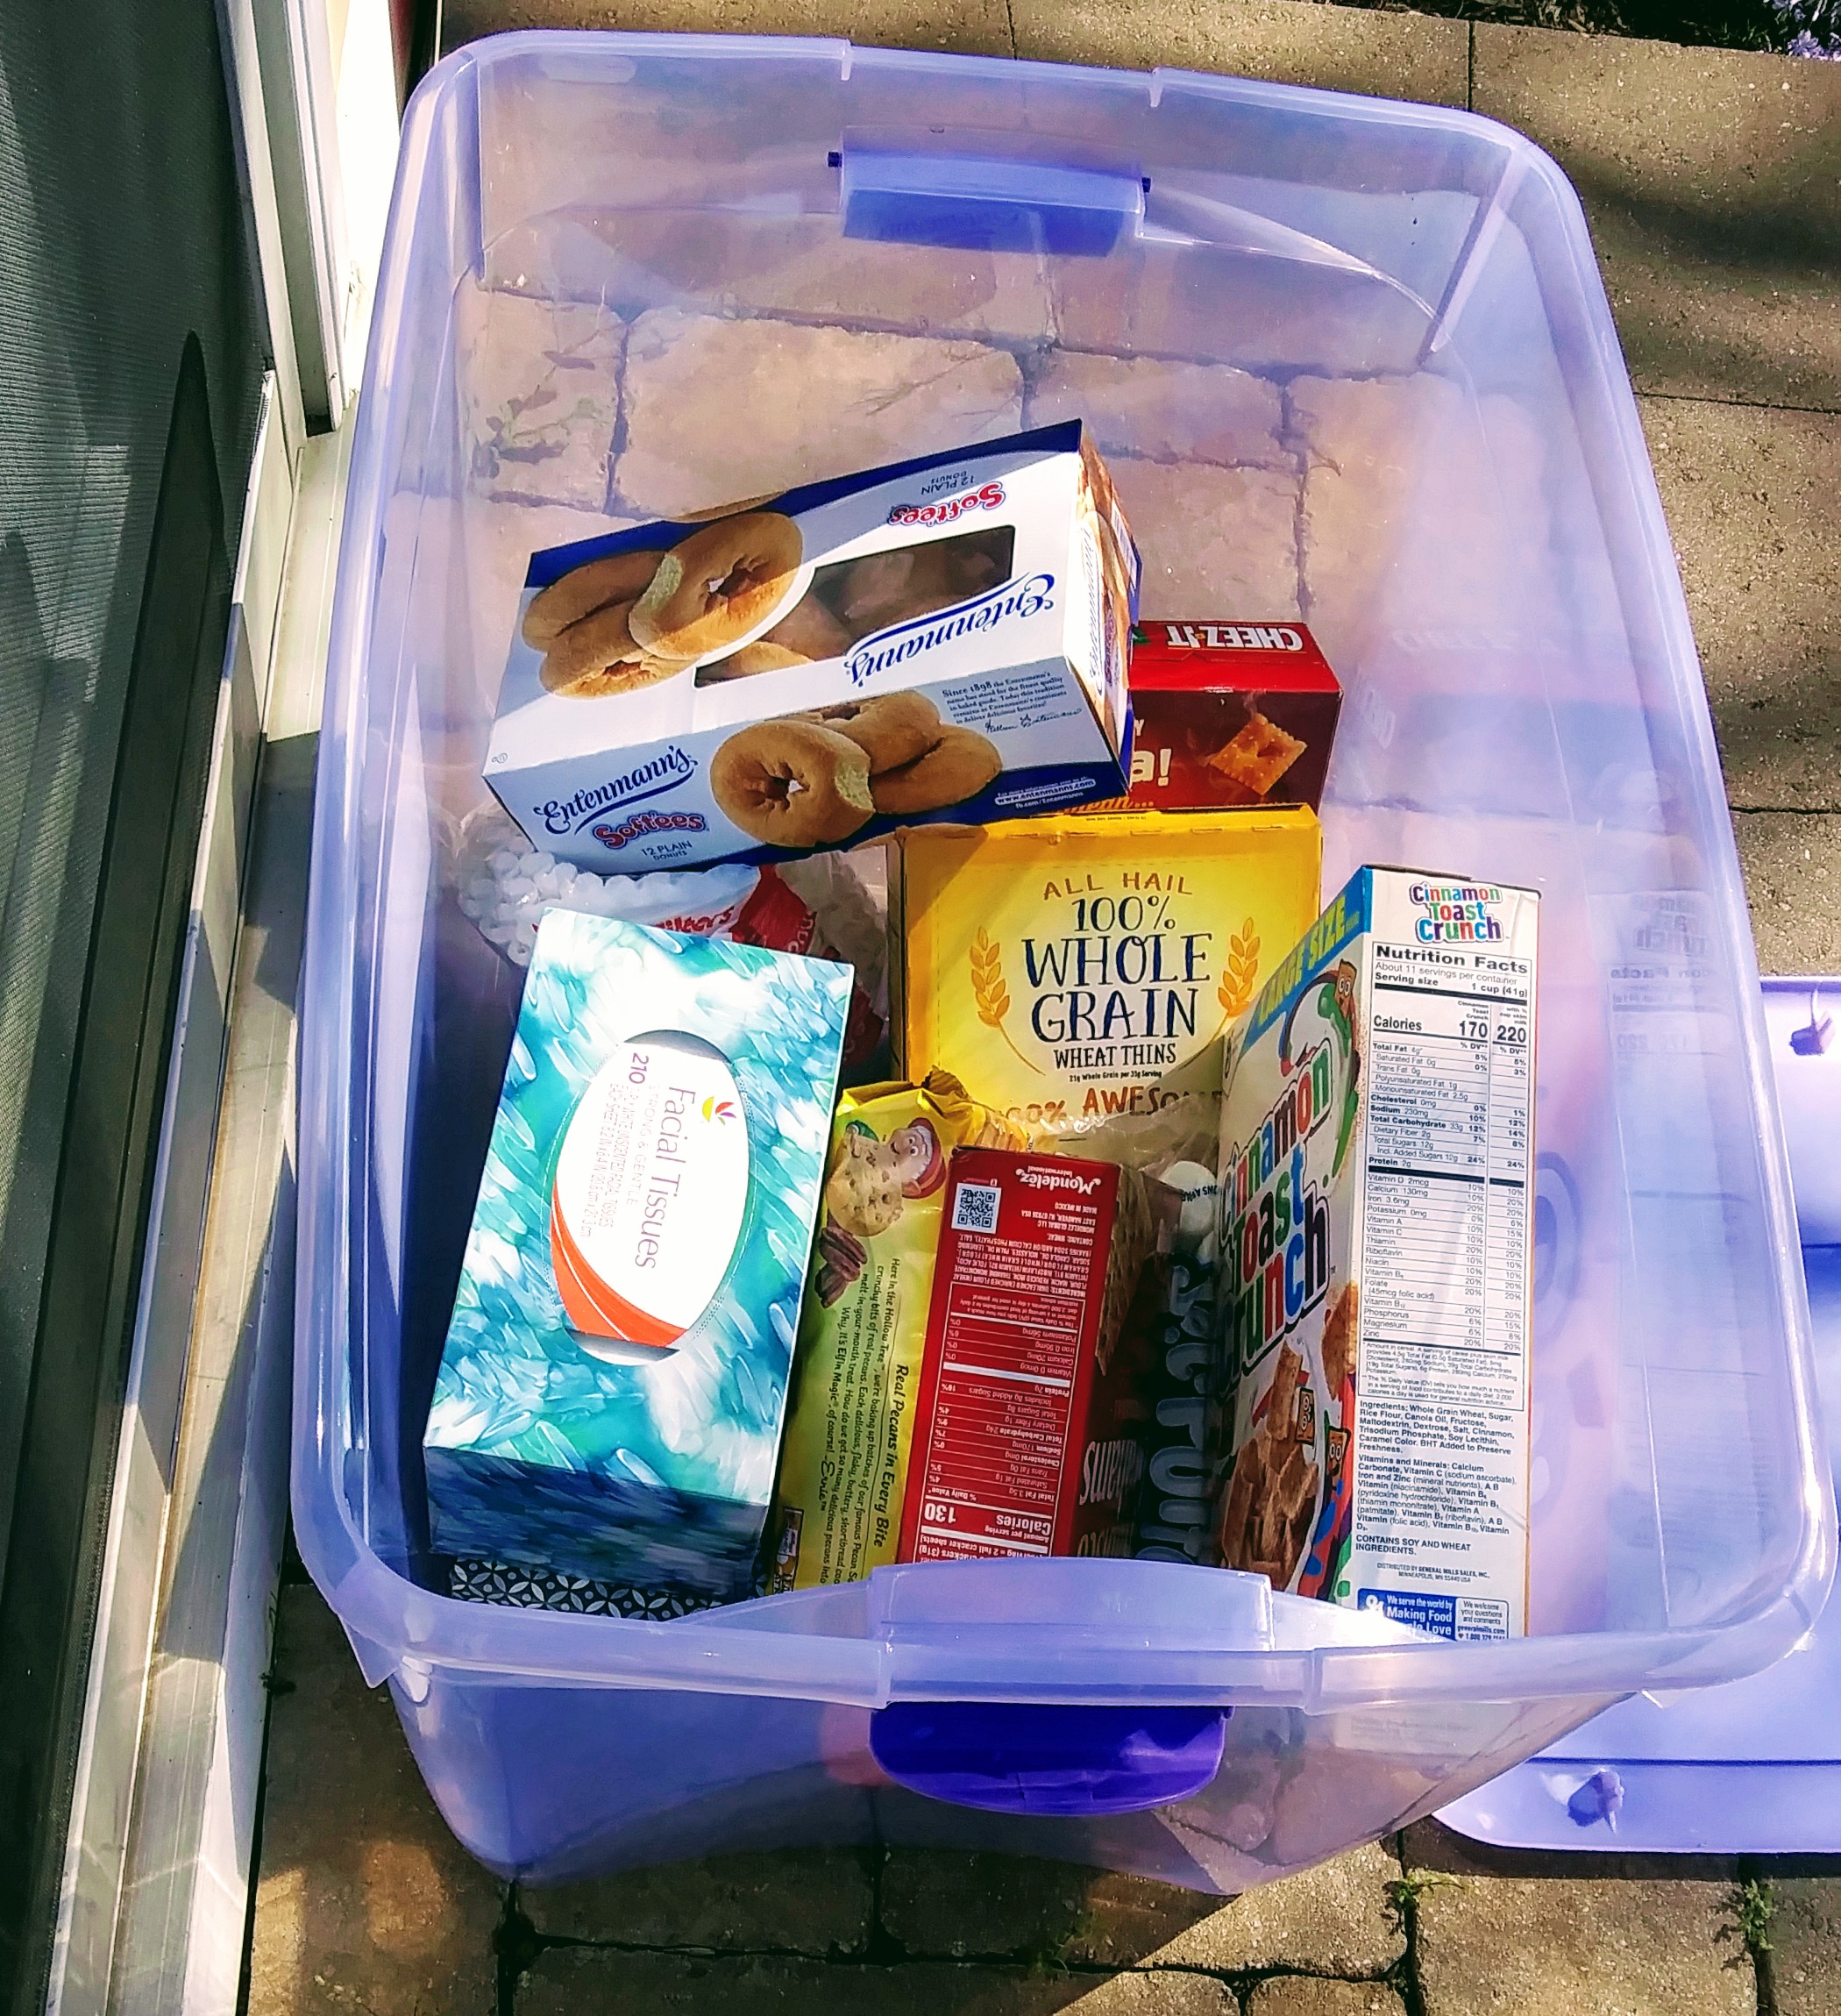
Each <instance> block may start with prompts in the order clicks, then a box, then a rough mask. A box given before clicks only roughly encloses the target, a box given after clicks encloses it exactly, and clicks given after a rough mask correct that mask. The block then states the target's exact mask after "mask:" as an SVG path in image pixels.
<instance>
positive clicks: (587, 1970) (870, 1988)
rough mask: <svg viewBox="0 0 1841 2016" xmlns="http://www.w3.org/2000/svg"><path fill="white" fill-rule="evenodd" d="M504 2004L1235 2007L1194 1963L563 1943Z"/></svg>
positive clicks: (999, 2010) (530, 2008) (1148, 2013)
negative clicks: (1046, 1964) (999, 1963)
mask: <svg viewBox="0 0 1841 2016" xmlns="http://www.w3.org/2000/svg"><path fill="white" fill-rule="evenodd" d="M1237 2007H1238V2005H1237V2003H1236V2001H1235V1998H1234V1994H1233V1990H1232V1989H1231V1988H1229V1987H1228V1986H1227V1985H1226V1984H1225V1983H1224V1982H1220V1981H1216V1980H1213V1979H1212V1978H1211V1977H1209V1976H1207V1975H1205V1974H1176V1973H1146V1974H1112V1975H1106V1974H1098V1975H1096V1974H1091V1973H1071V1972H1069V1971H1067V1970H1062V1969H1053V1968H1035V1969H1031V1968H1026V1967H977V1966H956V1965H954V1964H952V1963H949V1962H942V1961H921V1962H910V1963H907V1964H906V1965H904V1966H899V1967H844V1966H827V1965H825V1963H823V1962H821V1961H815V1960H772V1959H762V1958H750V1959H741V1960H710V1959H701V1958H698V1957H696V1956H694V1955H688V1954H660V1953H620V1952H608V1951H597V1950H596V1949H595V1948H592V1947H572V1948H565V1949H559V1950H558V1951H556V1952H552V1953H546V1954H544V1955H542V1957H541V1958H539V1960H538V1961H537V1964H536V1965H535V1966H534V1967H533V1968H532V1969H531V1970H530V1974H529V1975H528V1976H527V1977H526V1978H525V1980H524V1982H523V1984H522V1986H521V1987H520V1988H519V1991H518V1995H517V1999H516V2003H515V2012H516V2016H579V2012H582V2011H584V2010H590V2009H593V2010H598V2011H606V2012H608V2016H863V2012H864V2011H865V2010H874V2011H876V2012H877V2016H1056V2012H1062V2011H1067V2012H1070V2016H1236V2012H1237Z"/></svg>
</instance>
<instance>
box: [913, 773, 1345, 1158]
mask: <svg viewBox="0 0 1841 2016" xmlns="http://www.w3.org/2000/svg"><path fill="white" fill-rule="evenodd" d="M1321 847H1322V842H1321V835H1320V833H1319V828H1318V824H1317V817H1316V815H1315V814H1314V813H1312V812H1311V811H1309V810H1308V809H1304V808H1302V807H1292V808H1289V809H1263V808H1261V809H1249V810H1247V811H1244V812H1201V813H1188V814H1183V813H1162V812H1136V811H1127V812H1112V813H1096V814H1093V815H1091V816H1068V817H1044V818H1040V819H1028V820H1019V821H1016V822H1013V823H1010V824H1007V825H1002V826H994V827H991V828H988V829H986V830H983V831H967V830H963V829H954V830H945V829H942V828H931V829H922V830H917V831H915V832H913V833H909V834H907V835H906V836H904V837H903V842H902V848H901V869H902V872H901V875H900V878H899V894H900V901H899V908H898V909H897V911H896V915H897V916H898V917H899V919H900V920H901V921H902V923H904V924H905V930H903V932H902V944H903V945H904V948H905V951H904V960H903V975H902V977H903V980H904V985H903V987H902V995H903V1008H902V1020H903V1025H904V1029H905V1042H906V1054H907V1056H908V1057H909V1058H912V1059H919V1060H922V1061H924V1062H925V1063H928V1064H938V1065H941V1066H942V1067H943V1068H944V1069H945V1070H948V1071H949V1072H953V1073H954V1074H955V1075H956V1077H958V1078H960V1079H963V1080H964V1082H965V1083H966V1084H967V1085H968V1086H970V1087H971V1088H972V1090H973V1091H974V1092H975V1093H977V1096H978V1097H979V1098H981V1099H985V1100H988V1101H990V1102H991V1103H992V1105H993V1106H996V1107H997V1108H999V1109H1000V1110H1001V1111H1002V1112H1004V1113H1006V1115H1009V1116H1010V1117H1011V1118H1012V1119H1014V1120H1018V1121H1020V1122H1022V1123H1024V1124H1025V1125H1027V1126H1029V1127H1031V1128H1038V1129H1046V1130H1047V1131H1048V1132H1050V1133H1054V1132H1058V1131H1061V1130H1063V1129H1067V1128H1069V1127H1075V1126H1078V1125H1081V1124H1082V1123H1084V1122H1093V1121H1096V1120H1101V1119H1104V1118H1105V1117H1106V1116H1107V1115H1112V1114H1129V1113H1138V1112H1145V1111H1148V1110H1150V1107H1151V1101H1152V1100H1153V1097H1154V1093H1153V1087H1154V1086H1155V1085H1156V1082H1157V1080H1158V1079H1161V1078H1162V1077H1163V1076H1165V1074H1166V1073H1168V1072H1171V1071H1174V1070H1176V1068H1177V1067H1178V1066H1179V1065H1184V1064H1186V1063H1187V1062H1188V1061H1189V1060H1190V1059H1191V1058H1192V1057H1194V1056H1195V1055H1196V1054H1197V1052H1198V1051H1202V1050H1204V1049H1205V1048H1206V1046H1207V1045H1208V1044H1210V1043H1212V1041H1213V1040H1214V1039H1215V1037H1217V1036H1219V1035H1220V1034H1221V1033H1222V1031H1223V1030H1224V1029H1226V1027H1227V1025H1228V1024H1229V1023H1230V1022H1232V1021H1233V1019H1234V1017H1235V1016H1237V1015H1240V1013H1241V1012H1242V1011H1243V1010H1244V1009H1245V1008H1247V1005H1248V1004H1249V1003H1250V1002H1251V1001H1252V1000H1253V997H1254V995H1255V993H1256V992H1257V991H1258V989H1259V987H1260V985H1261V983H1262V980H1264V978H1265V976H1266V974H1267V973H1268V972H1269V971H1270V970H1271V968H1272V965H1273V963H1274V962H1275V961H1276V959H1277V958H1278V957H1279V955H1280V952H1281V950H1282V948H1283V947H1285V946H1288V945H1290V944H1295V943H1296V942H1297V938H1298V937H1300V936H1301V935H1302V933H1303V932H1304V929H1305V927H1306V926H1307V925H1308V924H1309V923H1310V920H1311V916H1312V915H1314V913H1315V911H1316V908H1317V887H1318V872H1319V860H1320V856H1321Z"/></svg>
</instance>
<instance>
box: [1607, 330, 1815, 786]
mask: <svg viewBox="0 0 1841 2016" xmlns="http://www.w3.org/2000/svg"><path fill="white" fill-rule="evenodd" d="M1837 322H1841V317H1837ZM1642 409H1643V425H1644V431H1645V432H1646V435H1647V437H1648V440H1649V452H1650V456H1651V459H1652V460H1653V463H1654V466H1655V472H1656V481H1657V483H1658V485H1659V486H1660V489H1661V492H1662V505H1663V509H1665V510H1666V511H1667V514H1668V525H1669V531H1670V532H1671V533H1672V534H1673V536H1674V548H1675V555H1676V558H1677V559H1678V561H1679V562H1680V565H1681V582H1682V586H1683V587H1684V588H1686V589H1687V591H1688V609H1689V612H1690V613H1691V615H1692V616H1693V618H1694V634H1695V641H1696V642H1697V643H1698V644H1699V645H1700V652H1701V666H1702V671H1703V672H1704V673H1705V675H1706V680H1707V698H1708V702H1709V703H1710V706H1711V708H1712V710H1713V724H1714V730H1715V732H1716V733H1717V735H1718V737H1719V743H1720V756H1721V759H1722V760H1723V762H1724V766H1725V772H1726V791H1727V794H1728V796H1729V797H1730V798H1731V801H1732V804H1733V806H1734V808H1735V809H1744V810H1745V811H1748V812H1751V811H1798V812H1834V811H1841V766H1837V762H1836V752H1837V750H1841V625H1837V621H1836V612H1837V609H1841V483H1837V481H1836V473H1837V470H1841V416H1837V415H1835V414H1829V413H1802V412H1783V411H1780V410H1771V409H1769V408H1761V407H1756V406H1734V405H1729V404H1723V403H1716V402H1712V401H1708V400H1699V399H1646V400H1644V401H1643V402H1642Z"/></svg>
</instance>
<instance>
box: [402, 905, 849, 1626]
mask: <svg viewBox="0 0 1841 2016" xmlns="http://www.w3.org/2000/svg"><path fill="white" fill-rule="evenodd" d="M850 986H851V972H850V968H849V967H848V966H844V965H833V964H831V963H830V962H828V961H825V960H821V959H808V958H795V957H792V956H790V955H788V954H785V953H782V952H773V951H765V950H763V949H762V948H760V947H758V946H753V945H743V944H730V943H727V942H723V941H718V940H714V939H708V938H694V937H680V936H679V935H678V934H677V933H675V932H671V931H663V930H650V929H649V928H647V927H645V926H643V925H639V924H631V923H625V922H623V921H622V920H619V919H615V918H609V917H594V916H587V915H579V914H577V913H574V912H571V911H563V910H557V911H551V912H550V913H549V914H548V915H546V916H545V917H544V921H543V923H542V925H541V927H540V928H539V930H538V932H537V946H536V951H535V952H534V954H533V956H532V958H531V962H530V976H529V978H528V979H527V980H526V982H525V987H524V998H523V1004H522V1008H521V1009H520V1011H519V1015H518V1024H517V1030H516V1034H515V1036H514V1038H513V1041H512V1047H511V1056H510V1059H509V1061H508V1064H507V1065H506V1070H505V1083H504V1088H503V1090H502V1092H501V1094H500V1099H499V1113H498V1119H497V1121H496V1122H495V1124H494V1129H493V1134H492V1142H491V1145H490V1147H489V1148H488V1150H487V1158H486V1167H485V1171H484V1173H483V1174H482V1176H481V1178H480V1194H479V1202H478V1204H477V1205H476V1206H475V1207H474V1212H473V1229H472V1232H471V1234H470V1236H469V1237H468V1240H467V1245H466V1259H465V1262H464V1263H463V1265H462V1269H461V1275H460V1286H459V1289H458V1293H457V1295H456V1297H455V1301H454V1312H453V1316H452V1319H451V1323H450V1325H449V1329H448V1334H447V1341H446V1343H445V1346H444V1350H443V1351H442V1357H441V1367H440V1371H439V1373H438V1375H437V1379H436V1383H435V1394H434V1400H433V1402H432V1404H431V1405H430V1409H429V1418H428V1427H427V1430H426V1432H425V1434H424V1436H423V1454H424V1457H425V1461H426V1468H427V1476H428V1491H429V1508H430V1527H431V1535H432V1538H433V1542H434V1545H435V1548H436V1550H437V1552H439V1553H443V1554H446V1555H451V1556H453V1557H457V1558H458V1559H461V1560H463V1561H473V1562H477V1561H491V1562H500V1563H507V1564H523V1565H529V1566H530V1567H534V1568H541V1569H545V1570H550V1571H558V1572H561V1573H563V1574H566V1575H573V1576H583V1577H587V1578H593V1579H594V1580H597V1581H601V1582H607V1583H611V1584H615V1585H622V1586H625V1587H629V1588H635V1589H640V1590H662V1591H663V1590H669V1591H678V1592H685V1593H686V1594H692V1595H696V1596H700V1597H703V1598H705V1599H715V1600H718V1601H721V1600H729V1599H736V1598H740V1597H744V1596H747V1595H748V1594H750V1592H751V1591H752V1587H753V1583H754V1578H755V1574H756V1558H757V1551H758V1549H759V1545H760V1540H761V1533H762V1528H763V1526H764V1522H765V1520H766V1515H767V1508H768V1505H769V1501H770V1500H771V1496H772V1491H773V1477H774V1469H775V1464H776V1462H777V1459H778V1450H779V1440H780V1430H781V1425H782V1421H783V1417H784V1414H785V1400H786V1391H787V1378H788V1373H789V1371H790V1369H791V1364H792V1357H793V1337H794V1334H795V1332H796V1330H797V1328H798V1322H799V1310H800V1298H801V1296H802V1294H803V1293H804V1290H805V1280H806V1266H807V1255H808V1253H809V1251H810V1249H811V1244H812V1231H813V1224H814V1219H815V1216H816V1214H817V1210H818V1201H819V1194H820V1190H821V1186H822V1184H823V1181H824V1166H825V1150H826V1144H827V1142H828V1138H829V1133H830V1124H831V1111H832V1107H833V1105H834V1103H835V1099H836V1092H837V1073H838V1065H839V1058H840V1055H841V1052H842V1044H843V1035H844V1026H845V1022H846V1018H847V1016H848V1014H849V1001H850Z"/></svg>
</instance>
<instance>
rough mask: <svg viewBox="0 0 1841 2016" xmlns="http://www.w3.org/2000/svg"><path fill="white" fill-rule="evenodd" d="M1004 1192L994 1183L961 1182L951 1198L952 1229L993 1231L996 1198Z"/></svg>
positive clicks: (996, 1218)
mask: <svg viewBox="0 0 1841 2016" xmlns="http://www.w3.org/2000/svg"><path fill="white" fill-rule="evenodd" d="M1003 1194H1004V1193H1003V1192H1002V1190H1000V1189H999V1186H997V1185H996V1184H995V1183H962V1184H961V1185H960V1186H959V1194H958V1195H957V1196H956V1198H954V1199H953V1206H952V1229H953V1230H954V1231H955V1232H995V1231H996V1230H997V1228H998V1199H999V1197H1001V1196H1002V1195H1003Z"/></svg>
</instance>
